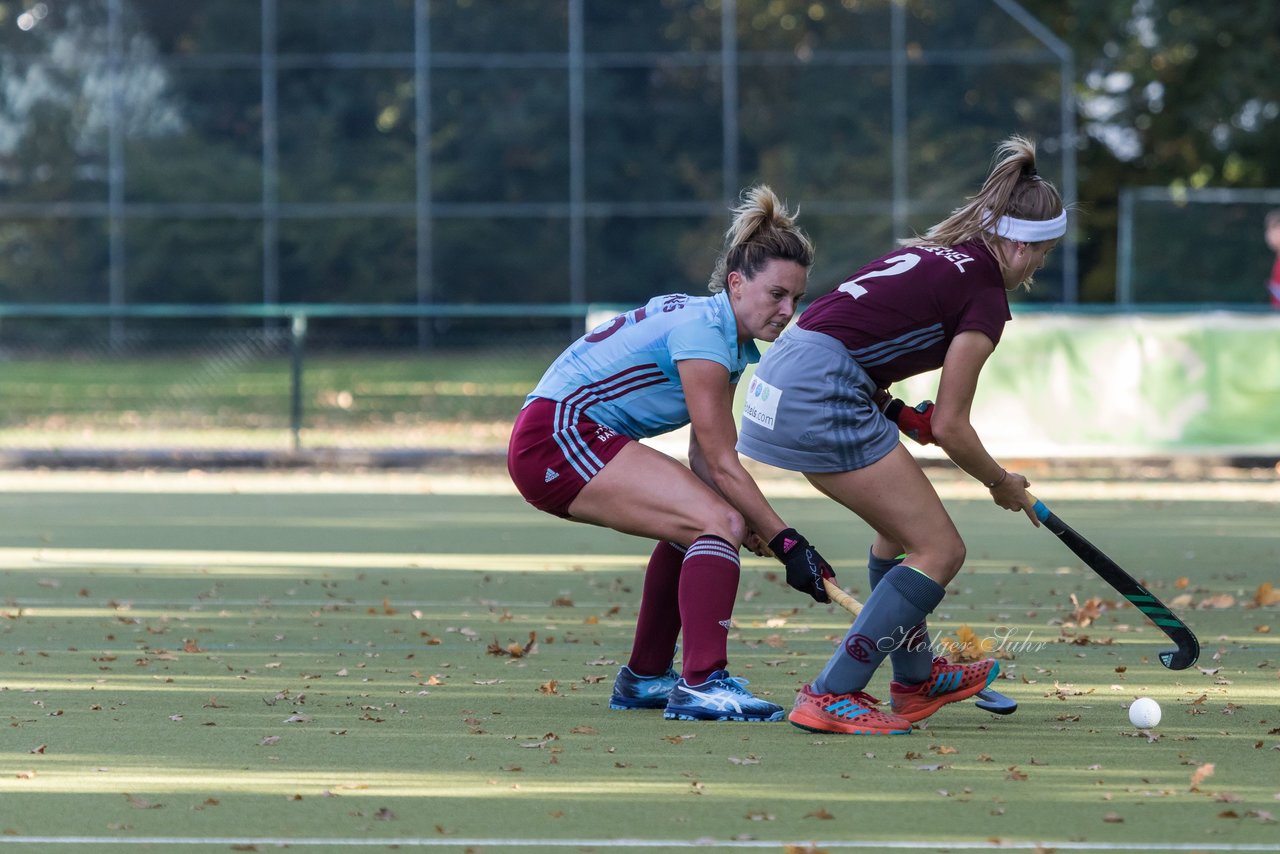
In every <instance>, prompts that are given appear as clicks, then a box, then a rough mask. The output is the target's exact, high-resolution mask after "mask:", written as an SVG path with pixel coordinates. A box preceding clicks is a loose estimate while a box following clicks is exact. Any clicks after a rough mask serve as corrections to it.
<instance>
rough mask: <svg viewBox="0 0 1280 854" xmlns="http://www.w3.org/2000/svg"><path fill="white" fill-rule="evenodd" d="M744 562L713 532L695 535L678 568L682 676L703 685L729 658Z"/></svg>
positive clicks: (685, 679) (691, 682)
mask: <svg viewBox="0 0 1280 854" xmlns="http://www.w3.org/2000/svg"><path fill="white" fill-rule="evenodd" d="M740 572H741V565H740V563H739V561H738V550H737V548H735V547H734V546H731V545H729V544H728V543H727V542H725V541H724V540H722V539H720V538H719V537H716V536H712V535H710V534H708V535H706V536H703V537H699V538H698V539H696V540H694V542H693V545H691V546H689V551H688V552H686V553H685V556H684V565H683V566H682V567H681V570H680V620H681V622H683V623H684V669H683V673H682V675H683V676H684V681H685V682H687V683H689V684H690V685H701V684H702V683H703V682H706V681H707V677H708V676H710V675H711V674H712V673H714V672H715V671H717V670H721V669H723V668H724V666H725V665H726V664H727V663H728V657H729V654H728V651H727V649H728V636H729V626H730V620H731V619H732V618H733V601H734V599H735V598H737V595H738V575H739V574H740Z"/></svg>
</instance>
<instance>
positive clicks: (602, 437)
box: [596, 425, 618, 442]
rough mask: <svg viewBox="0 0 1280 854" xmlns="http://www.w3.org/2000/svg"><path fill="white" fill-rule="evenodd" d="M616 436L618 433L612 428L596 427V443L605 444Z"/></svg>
mask: <svg viewBox="0 0 1280 854" xmlns="http://www.w3.org/2000/svg"><path fill="white" fill-rule="evenodd" d="M616 435H618V433H617V431H615V430H614V429H613V428H612V427H605V426H604V425H600V426H597V427H596V441H597V442H607V441H609V440H610V439H612V438H613V437H614V436H616Z"/></svg>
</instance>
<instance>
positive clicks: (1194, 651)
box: [1160, 632, 1200, 670]
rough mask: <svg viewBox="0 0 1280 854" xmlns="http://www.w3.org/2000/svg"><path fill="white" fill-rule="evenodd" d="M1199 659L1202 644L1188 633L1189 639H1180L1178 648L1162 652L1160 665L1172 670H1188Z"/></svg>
mask: <svg viewBox="0 0 1280 854" xmlns="http://www.w3.org/2000/svg"><path fill="white" fill-rule="evenodd" d="M1199 657H1200V642H1199V641H1197V640H1196V637H1195V635H1193V634H1191V633H1190V632H1188V633H1187V637H1185V638H1179V639H1178V646H1177V647H1176V648H1174V649H1164V650H1161V651H1160V663H1161V664H1163V665H1164V666H1165V667H1167V668H1169V669H1170V670H1186V669H1187V668H1188V667H1190V666H1191V665H1193V664H1195V663H1196V659H1198V658H1199Z"/></svg>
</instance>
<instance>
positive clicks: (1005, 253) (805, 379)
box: [738, 136, 1067, 734]
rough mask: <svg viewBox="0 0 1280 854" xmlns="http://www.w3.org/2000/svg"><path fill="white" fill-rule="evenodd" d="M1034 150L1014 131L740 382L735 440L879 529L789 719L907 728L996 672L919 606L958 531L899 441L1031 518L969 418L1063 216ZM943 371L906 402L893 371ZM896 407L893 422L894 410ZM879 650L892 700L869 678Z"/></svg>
mask: <svg viewBox="0 0 1280 854" xmlns="http://www.w3.org/2000/svg"><path fill="white" fill-rule="evenodd" d="M1066 222H1067V218H1066V212H1065V211H1064V209H1063V205H1062V199H1061V197H1060V196H1059V194H1058V191H1057V190H1056V189H1055V188H1054V187H1053V185H1052V184H1050V183H1049V182H1048V181H1045V180H1044V179H1042V178H1041V177H1040V176H1039V175H1038V174H1037V173H1036V155H1035V147H1034V145H1032V144H1031V143H1030V142H1029V141H1027V140H1026V139H1023V138H1021V137H1017V136H1014V137H1011V138H1009V139H1007V140H1005V141H1004V142H1003V143H1002V144H1001V145H1000V147H999V149H998V152H997V157H996V162H995V164H994V166H993V167H992V169H991V172H990V174H989V175H988V176H987V179H986V181H985V182H984V184H983V185H982V188H981V189H980V190H979V191H978V193H977V194H975V195H973V196H971V197H970V198H969V199H967V200H966V202H965V203H964V204H963V205H962V206H961V207H959V208H957V209H956V210H955V211H954V212H953V213H952V214H951V215H950V216H949V217H947V218H946V219H944V220H943V221H942V222H940V223H938V224H937V225H935V226H933V227H932V228H931V229H929V231H928V232H927V233H926V234H925V235H924V236H923V237H918V238H915V239H912V240H907V241H904V242H903V244H902V245H901V247H900V248H899V249H898V250H896V251H894V252H890V253H888V254H887V255H885V256H884V257H882V258H879V259H877V260H875V261H872V262H871V263H870V264H867V265H866V266H865V267H863V268H862V269H860V270H858V271H857V272H856V273H855V274H854V275H853V276H851V277H850V278H849V279H848V280H847V281H845V282H844V283H843V284H841V285H840V286H839V287H838V288H836V289H835V290H834V291H832V292H831V293H829V294H826V295H825V296H823V297H821V298H819V299H817V300H815V301H814V302H813V304H812V305H811V306H810V307H809V308H808V309H807V310H806V311H805V312H804V313H803V314H802V315H801V317H800V319H799V320H798V321H797V322H796V324H795V327H794V328H793V329H791V331H789V332H788V333H786V334H785V335H783V336H782V337H781V338H780V339H779V340H778V342H777V343H776V344H775V345H774V346H773V347H772V348H771V349H769V351H768V352H766V353H765V354H764V356H763V358H762V359H761V362H760V365H759V368H758V369H757V371H756V373H755V376H754V377H753V378H752V380H751V384H750V385H749V387H748V391H747V399H748V401H761V403H759V404H757V405H754V406H748V407H747V408H746V409H745V410H744V414H743V418H742V429H741V431H740V435H739V440H738V449H739V450H740V451H741V452H742V453H743V454H745V455H746V456H748V457H751V458H753V459H756V460H759V461H761V462H765V463H769V464H772V465H776V466H779V467H781V468H785V469H790V470H792V471H798V472H803V473H804V475H805V476H806V477H807V478H808V479H809V481H810V482H811V483H813V485H814V486H815V487H817V488H818V490H819V491H821V492H822V493H824V494H825V495H827V496H829V497H830V498H832V499H833V500H835V501H837V502H839V503H840V504H842V505H844V506H845V507H847V508H848V509H849V510H852V511H853V512H854V513H856V514H858V516H860V517H862V519H863V520H865V521H866V522H867V524H869V525H870V526H871V527H872V528H873V529H874V530H875V532H876V537H875V542H874V543H873V544H872V546H871V554H870V561H869V569H870V577H871V587H872V592H871V594H870V595H869V596H868V597H867V601H866V605H865V607H864V608H863V610H862V613H861V614H860V615H859V616H858V618H857V620H856V621H855V622H854V624H853V626H852V628H850V630H849V632H848V634H847V635H846V637H845V639H844V642H843V643H842V644H840V646H839V647H838V648H837V650H836V652H835V654H834V655H833V656H832V657H831V659H830V661H828V663H827V665H826V666H825V667H824V668H823V670H822V672H821V673H819V674H818V675H817V677H815V678H814V679H813V681H812V682H811V683H810V684H808V685H805V686H804V687H803V688H802V689H801V691H800V693H799V694H798V695H797V697H796V702H795V706H794V708H793V709H792V711H791V713H790V715H789V720H790V721H791V722H792V723H793V724H795V725H797V726H799V727H802V728H804V729H808V730H813V731H819V732H835V733H866V734H872V733H901V732H907V731H909V730H910V728H911V724H912V723H913V722H916V721H920V720H923V719H924V718H926V717H928V716H929V715H931V714H933V713H934V712H936V711H937V710H938V709H939V708H941V707H942V706H943V705H944V704H946V703H950V702H954V701H956V700H960V699H964V698H966V697H969V696H972V695H973V694H976V693H977V692H979V691H981V690H983V689H984V688H985V687H986V686H987V685H989V684H990V682H991V680H993V679H994V678H995V677H996V675H997V674H998V672H999V666H998V664H997V663H996V662H995V661H994V660H992V659H987V660H985V661H981V662H977V663H972V664H966V665H959V664H950V663H948V662H947V661H946V660H945V659H942V658H935V657H934V656H933V654H932V650H931V647H930V642H929V637H928V628H927V626H926V618H927V617H928V615H929V614H930V613H931V612H932V611H933V610H934V608H935V607H937V605H938V603H939V602H940V601H941V600H942V597H943V595H944V593H945V587H946V584H947V583H948V582H949V581H951V579H952V578H953V577H955V575H956V573H957V572H959V570H960V567H961V565H962V564H963V563H964V559H965V546H964V542H963V541H962V540H961V538H960V534H959V533H958V532H957V530H956V527H955V525H954V524H953V523H952V521H951V518H950V517H949V516H948V514H947V512H946V510H945V508H944V507H943V505H942V501H941V500H940V499H939V498H938V495H937V493H936V492H935V491H934V489H933V486H932V485H931V484H930V482H929V480H928V478H927V477H926V476H925V474H924V472H923V471H922V470H921V468H920V465H919V464H918V463H917V462H916V460H915V459H914V458H913V457H912V455H911V454H910V453H909V452H908V451H907V449H906V448H905V447H903V446H902V445H901V443H900V441H899V439H898V427H897V426H895V424H894V423H893V422H894V421H897V422H898V423H899V425H900V426H901V428H902V430H903V431H904V432H907V433H908V435H911V436H912V437H913V438H915V439H916V440H917V441H921V442H929V441H933V442H936V443H937V444H938V445H939V446H940V447H941V448H942V450H943V451H945V452H946V454H947V456H948V457H950V458H951V460H952V461H953V462H955V464H956V465H957V466H959V467H960V468H961V469H962V470H963V471H965V472H967V473H968V474H969V475H970V476H972V477H973V478H974V479H976V480H978V481H980V482H982V484H983V485H985V486H986V487H987V488H988V489H989V490H990V491H991V497H992V500H993V501H994V502H995V503H996V504H997V505H999V506H1000V507H1003V508H1005V509H1007V510H1013V511H1017V510H1021V511H1023V512H1024V513H1026V514H1027V516H1028V518H1030V519H1031V521H1032V522H1033V524H1038V522H1037V520H1036V519H1035V516H1034V514H1033V513H1032V512H1031V509H1030V504H1031V502H1030V501H1029V500H1028V499H1027V492H1026V489H1027V486H1029V483H1028V481H1027V479H1026V478H1025V477H1023V476H1022V475H1021V474H1018V473H1016V472H1011V471H1007V470H1006V469H1005V468H1004V467H1003V466H1001V465H1000V463H998V462H997V461H996V460H995V459H994V458H993V457H992V456H991V454H990V453H989V452H988V451H987V449H986V448H985V447H984V446H983V443H982V440H981V439H980V438H979V437H978V434H977V432H976V431H975V430H974V428H973V426H972V424H971V423H970V419H969V412H970V408H971V406H972V404H973V398H974V392H975V390H976V388H977V384H978V376H979V374H980V373H981V371H982V367H983V365H984V364H985V363H986V361H987V359H988V358H989V357H990V356H991V354H992V352H993V351H994V350H995V348H996V345H997V344H999V343H1000V336H1001V333H1002V331H1003V329H1004V324H1005V321H1007V320H1009V319H1010V317H1011V316H1010V314H1009V303H1008V291H1010V290H1013V289H1015V288H1017V287H1018V286H1019V285H1022V284H1024V283H1028V282H1030V279H1031V276H1032V275H1033V274H1034V273H1035V271H1036V270H1037V269H1039V268H1040V266H1041V265H1042V264H1043V263H1044V259H1045V255H1047V254H1048V252H1049V251H1050V250H1051V249H1052V248H1053V247H1054V245H1055V244H1056V243H1057V240H1058V238H1059V237H1061V236H1062V235H1063V234H1064V233H1065V231H1066ZM937 368H941V369H942V372H941V377H940V380H939V384H938V392H937V402H936V405H933V406H929V407H920V408H917V409H910V408H904V407H903V406H902V405H901V403H900V402H898V401H893V402H892V403H891V404H890V407H889V408H888V409H887V410H886V409H885V408H883V407H882V404H884V403H885V402H886V401H888V400H889V399H890V398H889V394H888V392H887V389H888V388H889V386H890V384H892V383H894V382H897V381H899V380H902V379H905V378H906V377H910V376H914V375H916V374H919V373H922V372H925V371H929V370H934V369H937ZM891 418H892V419H893V420H890V419H891ZM886 656H890V658H891V662H892V665H893V680H892V682H891V683H890V686H889V695H890V700H891V704H892V713H890V712H888V711H886V710H882V709H880V708H877V703H878V701H877V700H875V699H874V698H873V697H871V696H869V695H868V694H866V693H865V692H864V690H863V689H864V688H865V687H866V686H867V684H868V682H869V681H870V679H871V676H872V674H873V673H874V672H875V670H876V668H877V667H879V665H880V663H881V662H882V661H883V660H884V659H885V657H886Z"/></svg>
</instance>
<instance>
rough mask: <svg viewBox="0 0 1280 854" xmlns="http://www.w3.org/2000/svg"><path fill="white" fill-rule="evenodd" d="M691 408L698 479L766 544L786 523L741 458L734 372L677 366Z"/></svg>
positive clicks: (698, 363) (692, 362)
mask: <svg viewBox="0 0 1280 854" xmlns="http://www.w3.org/2000/svg"><path fill="white" fill-rule="evenodd" d="M677 368H678V369H679V371H680V383H681V385H682V386H684V394H685V401H686V402H687V404H688V406H689V421H690V424H691V426H692V431H693V432H692V436H691V437H690V440H689V451H690V456H689V462H690V465H691V467H692V468H693V470H694V473H695V474H697V475H698V477H700V478H702V479H703V480H704V481H705V482H706V483H707V484H708V485H709V486H710V487H711V488H712V489H714V490H716V491H717V492H719V493H720V494H721V495H722V496H724V498H725V500H726V501H728V502H729V503H730V504H732V505H733V506H734V507H735V508H736V509H737V510H738V512H739V513H741V514H742V515H743V517H744V518H745V519H746V521H747V525H748V527H750V529H751V530H752V531H755V532H756V533H758V534H759V535H760V536H761V537H762V538H764V539H765V540H766V541H767V540H769V539H770V538H772V537H774V536H775V535H777V534H778V533H779V532H780V531H782V529H783V528H785V527H786V523H785V522H783V521H782V518H781V517H780V516H778V514H777V513H776V512H774V510H773V508H772V507H771V506H769V502H768V501H767V500H766V499H765V497H764V494H763V493H761V492H760V487H759V486H757V485H756V482H755V480H754V479H753V478H752V477H751V475H750V474H749V473H748V472H747V470H746V469H745V468H743V466H742V461H741V460H740V459H739V458H738V451H737V441H738V428H737V425H736V424H735V423H734V418H733V386H732V385H730V383H729V371H728V370H727V369H726V368H725V367H724V366H723V365H721V364H719V363H717V362H712V361H710V360H708V359H685V360H682V361H681V362H679V363H678V364H677Z"/></svg>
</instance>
